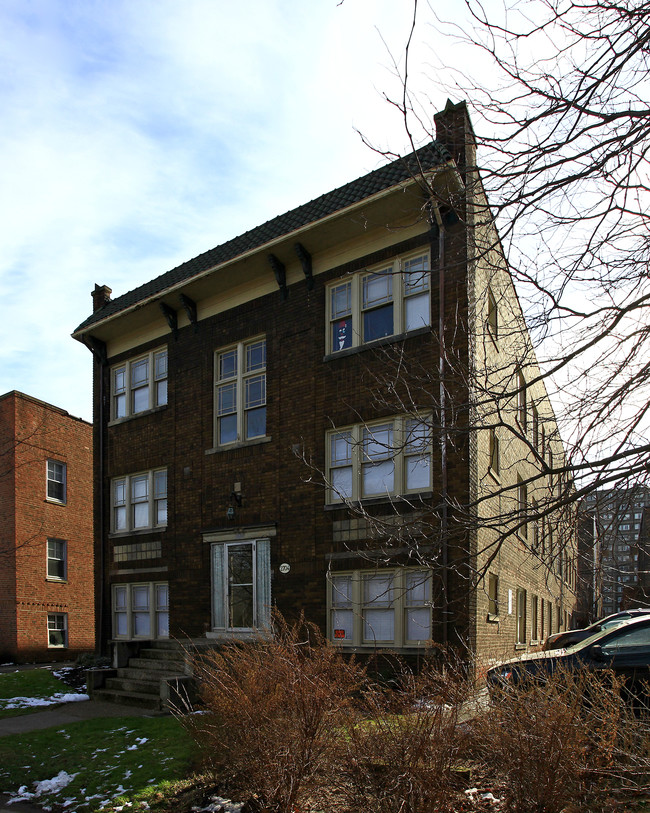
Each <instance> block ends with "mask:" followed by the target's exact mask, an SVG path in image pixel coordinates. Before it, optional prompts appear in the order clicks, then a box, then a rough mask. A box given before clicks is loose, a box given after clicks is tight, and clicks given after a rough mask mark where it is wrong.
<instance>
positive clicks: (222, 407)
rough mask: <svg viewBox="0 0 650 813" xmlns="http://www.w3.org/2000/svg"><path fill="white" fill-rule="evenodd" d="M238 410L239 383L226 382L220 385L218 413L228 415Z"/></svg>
mask: <svg viewBox="0 0 650 813" xmlns="http://www.w3.org/2000/svg"><path fill="white" fill-rule="evenodd" d="M236 410H237V384H235V383H234V382H233V383H232V384H226V385H224V386H223V387H219V404H218V414H219V415H228V414H229V413H231V412H235V411H236Z"/></svg>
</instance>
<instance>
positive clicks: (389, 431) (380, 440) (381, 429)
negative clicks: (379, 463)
mask: <svg viewBox="0 0 650 813" xmlns="http://www.w3.org/2000/svg"><path fill="white" fill-rule="evenodd" d="M363 451H364V456H365V459H366V460H382V459H384V458H386V457H390V456H391V455H392V454H393V427H392V424H383V425H382V426H372V427H370V428H368V429H364V430H363Z"/></svg>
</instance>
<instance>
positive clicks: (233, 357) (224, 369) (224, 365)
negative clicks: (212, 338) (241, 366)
mask: <svg viewBox="0 0 650 813" xmlns="http://www.w3.org/2000/svg"><path fill="white" fill-rule="evenodd" d="M235 375H237V350H236V349H234V350H227V351H226V352H225V353H220V354H219V379H220V380H223V379H224V378H232V377H233V376H235Z"/></svg>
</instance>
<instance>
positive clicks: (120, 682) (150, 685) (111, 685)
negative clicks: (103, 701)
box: [106, 677, 160, 697]
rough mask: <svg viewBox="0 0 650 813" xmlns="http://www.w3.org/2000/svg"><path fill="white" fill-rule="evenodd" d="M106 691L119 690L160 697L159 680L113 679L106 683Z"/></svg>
mask: <svg viewBox="0 0 650 813" xmlns="http://www.w3.org/2000/svg"><path fill="white" fill-rule="evenodd" d="M106 688H107V689H120V690H122V691H125V692H135V693H136V694H153V695H156V697H160V680H140V679H137V680H134V679H133V678H126V677H114V678H108V679H107V681H106Z"/></svg>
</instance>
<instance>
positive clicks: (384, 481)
mask: <svg viewBox="0 0 650 813" xmlns="http://www.w3.org/2000/svg"><path fill="white" fill-rule="evenodd" d="M361 474H362V478H363V494H364V496H370V495H373V494H387V493H388V494H390V493H392V492H393V491H394V490H395V464H394V462H393V461H392V460H385V461H383V462H382V463H366V464H364V465H363V466H362V472H361Z"/></svg>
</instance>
